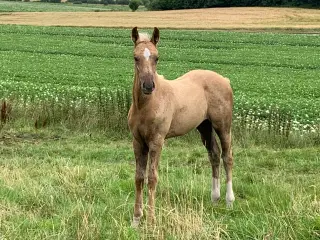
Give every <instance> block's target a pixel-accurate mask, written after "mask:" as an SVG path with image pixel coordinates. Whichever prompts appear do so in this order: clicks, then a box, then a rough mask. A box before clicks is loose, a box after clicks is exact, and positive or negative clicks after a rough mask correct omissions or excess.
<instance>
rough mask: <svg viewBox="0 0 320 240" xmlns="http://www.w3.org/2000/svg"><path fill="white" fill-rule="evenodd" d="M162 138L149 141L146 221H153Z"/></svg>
mask: <svg viewBox="0 0 320 240" xmlns="http://www.w3.org/2000/svg"><path fill="white" fill-rule="evenodd" d="M163 143H164V139H156V140H154V141H152V142H150V143H149V158H150V163H149V172H148V207H149V209H148V210H149V211H148V222H149V223H151V224H153V223H154V222H155V194H156V188H157V183H158V165H159V160H160V155H161V150H162V146H163Z"/></svg>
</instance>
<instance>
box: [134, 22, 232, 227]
mask: <svg viewBox="0 0 320 240" xmlns="http://www.w3.org/2000/svg"><path fill="white" fill-rule="evenodd" d="M159 37H160V35H159V29H158V28H154V31H153V35H152V38H151V40H150V39H149V38H148V37H147V36H146V35H144V34H139V33H138V30H137V27H135V28H133V29H132V35H131V38H132V41H133V42H134V62H135V67H134V70H135V75H134V83H133V91H132V94H133V102H132V105H131V108H130V111H129V114H128V123H129V128H130V131H131V133H132V135H133V150H134V155H135V159H136V175H135V185H136V198H135V205H134V216H133V222H132V225H133V226H138V224H139V221H140V218H141V217H142V215H143V210H142V205H143V203H142V201H143V200H142V194H143V183H144V178H145V174H146V168H147V162H148V158H149V169H148V220H149V221H150V222H154V220H155V192H156V186H157V182H158V164H159V159H160V154H161V149H162V146H163V143H164V140H165V139H166V138H170V137H175V136H180V135H183V134H186V133H188V132H189V131H191V130H192V129H194V128H197V129H198V131H199V132H200V134H201V139H202V142H203V144H204V146H205V147H206V149H207V151H208V156H209V160H210V163H211V166H212V193H211V197H212V201H213V202H215V201H218V200H219V198H220V179H219V165H220V148H219V146H218V144H217V141H216V138H215V135H214V132H216V133H217V135H218V137H219V139H220V143H221V150H222V159H223V163H224V168H225V171H226V177H227V180H226V182H227V193H226V203H227V207H231V206H232V203H233V201H234V194H233V190H232V165H233V160H232V150H231V120H232V105H233V94H232V89H231V87H230V82H229V80H228V79H227V78H224V77H222V76H221V75H219V74H217V73H215V72H212V71H207V70H194V71H190V72H188V73H187V74H185V75H183V76H181V77H179V78H178V79H176V80H175V81H168V80H165V79H164V78H163V76H161V75H158V74H157V72H156V67H157V62H158V50H157V48H156V46H157V43H158V41H159Z"/></svg>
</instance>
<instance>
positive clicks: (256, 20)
mask: <svg viewBox="0 0 320 240" xmlns="http://www.w3.org/2000/svg"><path fill="white" fill-rule="evenodd" d="M0 24H23V25H41V26H81V27H91V26H96V27H125V28H131V27H133V26H139V27H140V28H151V27H154V26H157V27H160V28H174V29H183V28H185V29H216V30H249V31H259V30H266V31H278V30H279V31H284V30H285V31H294V32H300V31H303V32H320V10H317V9H299V8H261V7H255V8H253V7H247V8H211V9H191V10H175V11H149V12H148V11H147V12H14V13H12V14H4V15H0Z"/></svg>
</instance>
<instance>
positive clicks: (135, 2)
mask: <svg viewBox="0 0 320 240" xmlns="http://www.w3.org/2000/svg"><path fill="white" fill-rule="evenodd" d="M140 4H141V2H140V0H131V1H130V3H129V8H130V9H131V10H132V12H135V11H136V10H137V9H138V8H139V6H140Z"/></svg>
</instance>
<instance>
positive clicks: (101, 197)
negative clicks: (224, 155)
mask: <svg viewBox="0 0 320 240" xmlns="http://www.w3.org/2000/svg"><path fill="white" fill-rule="evenodd" d="M269 10H270V9H269ZM269 10H268V11H269ZM273 10H274V11H273V14H275V15H272V16H279V15H277V14H279V13H283V9H273ZM219 11H222V10H221V9H220V10H219ZM223 11H224V10H223ZM223 11H222V12H223ZM226 11H228V9H226ZM230 11H231V12H232V11H233V10H232V9H231V10H230ZM260 11H261V9H260V8H257V9H256V12H252V10H251V12H250V13H249V12H246V11H244V12H242V13H243V16H245V15H246V14H251V15H250V16H249V15H246V16H247V17H248V19H251V20H252V16H253V15H256V16H257V17H258V16H259V17H261V16H262V15H263V16H264V17H266V16H267V15H266V14H262V13H261V12H260ZM293 11H299V10H298V9H293ZM304 11H305V10H301V12H299V14H302V15H303V14H304V13H305V12H304ZM191 12H192V11H191ZM195 12H196V10H195V11H194V13H195ZM231 12H229V13H231ZM180 13H181V14H182V13H183V11H181V12H180ZM188 13H190V12H188ZM201 13H203V12H201V11H199V13H198V14H201ZM220 13H221V12H220ZM287 13H288V16H290V14H292V12H287ZM309 13H310V12H309ZM19 14H20V13H19ZM19 14H18V15H14V14H12V15H10V13H9V14H8V13H4V15H0V22H1V21H2V22H3V19H4V18H5V19H6V20H5V22H6V23H9V22H8V19H11V20H12V21H13V22H11V23H19V22H16V19H15V17H17V16H18V18H20V20H21V16H26V19H25V24H27V23H28V24H29V23H30V22H29V19H30V18H29V17H30V16H32V14H31V15H28V13H26V14H27V15H19ZM45 14H49V15H45ZM56 14H58V13H44V15H42V17H48V16H51V17H52V16H54V18H58V16H61V15H59V14H58V15H56ZM68 14H69V13H67V14H66V15H65V16H66V19H70V17H73V16H75V15H72V14H71V15H68ZM90 14H91V15H94V16H95V17H98V16H100V20H99V21H92V19H91V20H90V19H89V18H87V19H86V21H87V22H88V23H89V24H93V23H96V24H97V25H99V23H101V22H103V24H105V22H106V19H105V18H104V17H105V15H99V14H100V13H90ZM90 14H89V15H90ZM96 14H98V15H96ZM116 14H118V13H116ZM129 14H130V16H131V17H132V15H131V13H129ZM153 14H155V15H154V16H158V17H159V16H160V17H161V16H168V17H170V16H171V17H172V16H173V15H174V14H177V12H172V14H173V15H171V13H167V14H164V15H161V14H162V13H161V14H160V15H156V14H158V13H153ZM233 14H235V15H234V16H236V13H235V12H233ZM270 14H271V10H270ZM295 14H297V13H295ZM299 14H298V15H295V16H300V17H301V15H299ZM36 15H37V14H34V16H36ZM89 15H83V14H82V13H81V14H79V15H77V16H78V17H79V18H81V17H82V18H83V17H84V16H89ZM182 15H183V14H182ZM195 15H196V13H195ZM238 15H239V12H238ZM240 15H241V14H240ZM37 16H39V15H37ZM101 16H103V19H101ZM117 16H118V17H119V16H122V15H117ZM137 16H139V15H136V16H135V17H136V18H137ZM213 16H217V15H213ZM220 16H221V15H220ZM268 16H270V15H268ZM310 16H311V15H310ZM180 17H181V16H180ZM79 18H78V19H77V18H75V19H76V20H75V21H78V20H79ZM229 18H230V19H233V18H231V17H230V16H229ZM155 19H159V18H156V17H155ZM195 19H196V17H194V18H193V21H195ZM261 19H262V18H261ZM263 19H264V20H265V19H266V18H263ZM269 19H274V18H269ZM276 19H277V17H276ZM290 19H291V18H290ZM308 19H309V20H310V18H308ZM313 19H314V23H315V26H318V27H315V28H314V27H312V28H313V30H314V29H320V28H319V23H318V20H317V19H318V17H317V16H314V15H313ZM11 20H10V21H11ZM36 20H37V21H41V18H37V17H36V18H35V19H34V21H36ZM240 20H241V16H240V17H239V21H240ZM264 20H261V21H262V22H261V24H263V23H264V24H265V25H264V26H265V27H262V28H264V29H266V28H267V29H268V28H269V30H270V29H271V27H270V26H271V25H268V24H267V23H266V22H263V21H264ZM134 21H135V20H133V21H131V24H133V23H136V22H134ZM174 21H177V19H175V20H172V22H170V21H169V23H172V24H173V23H174ZM223 21H226V18H225V19H224V20H223ZM195 22H197V23H198V22H199V21H195ZM203 22H204V23H205V24H208V22H206V21H203ZM240 22H241V21H240ZM271 22H272V21H271ZM306 22H308V21H306ZM167 23H168V22H167ZM293 23H294V21H293V22H290V24H291V25H290V24H289V25H290V26H291V27H290V29H291V30H292V29H298V28H297V27H294V26H295V25H294V24H293ZM303 23H304V22H303ZM309 23H310V21H309ZM149 24H153V22H151V21H150V22H149ZM179 24H182V22H181V23H179V22H177V25H176V27H181V26H182V25H179ZM184 24H185V26H186V24H189V22H188V21H185V22H184ZM97 25H96V26H97ZM302 25H304V26H307V28H308V26H311V25H309V24H302ZM139 26H140V25H139ZM152 26H153V25H152ZM192 26H193V27H194V25H190V26H189V27H192ZM235 26H236V25H232V26H231V24H230V26H229V27H230V29H235V28H236V27H235ZM243 26H247V27H248V26H249V25H243ZM257 26H258V25H255V28H251V29H257ZM261 26H262V25H261ZM283 26H284V25H282V27H280V28H281V29H282V30H283ZM128 27H129V26H128ZM130 27H131V26H130ZM167 27H170V26H167ZM213 28H214V26H213ZM242 29H244V28H242ZM130 30H131V29H129V28H126V29H119V28H75V27H39V26H38V27H35V26H19V25H0V43H1V44H0V101H1V100H3V99H5V100H6V103H7V105H6V109H5V111H4V112H5V118H3V111H1V118H0V120H1V123H0V239H1V240H2V239H23V240H24V239H79V240H80V239H88V240H89V239H90V240H91V239H232V240H233V239H239V240H242V239H264V240H269V239H281V240H282V239H283V240H287V239H295V240H296V239H299V240H300V239H307V240H313V239H314V240H315V239H319V238H320V198H319V192H320V176H319V169H320V158H319V157H320V156H319V152H320V146H319V143H320V135H319V134H320V131H319V124H320V112H319V111H320V110H319V109H320V107H319V106H320V95H319V92H320V71H319V70H320V69H319V68H320V67H319V57H320V56H319V49H320V43H319V35H317V34H312V35H308V34H283V33H281V34H280V33H244V32H224V31H219V32H217V31H208V30H207V31H200V30H197V31H195V30H169V29H160V30H161V40H160V46H159V52H160V61H159V69H158V72H159V73H160V74H163V75H164V76H166V77H167V78H168V79H174V78H176V77H178V76H180V75H181V74H183V73H185V72H186V71H189V70H191V69H194V68H204V69H211V70H215V71H217V72H219V73H221V74H223V75H224V76H226V77H228V78H230V80H231V83H232V87H233V89H234V93H235V108H234V109H235V116H234V122H233V123H234V125H233V127H234V128H233V133H234V141H233V143H234V146H233V152H234V160H235V165H234V183H233V184H234V191H235V197H236V201H235V204H234V208H233V209H232V210H227V209H226V208H225V198H224V196H225V185H224V184H222V192H221V196H222V199H221V202H220V203H219V204H218V206H213V205H212V203H211V200H210V189H211V186H210V184H211V173H210V165H209V161H208V159H207V153H206V150H205V148H204V147H203V146H202V145H201V141H200V138H199V136H198V134H197V133H195V132H192V133H191V134H189V135H187V136H186V137H183V138H179V139H170V140H169V141H167V142H166V144H165V147H164V150H163V154H162V159H161V162H160V172H159V175H160V176H159V177H160V181H159V186H158V190H157V203H156V215H157V219H158V222H157V224H156V225H154V226H152V227H150V226H149V227H148V225H147V223H146V221H145V219H144V220H143V222H142V225H141V227H140V228H139V229H137V230H135V229H132V228H131V227H130V221H131V219H132V214H133V203H134V169H135V165H134V160H133V159H134V156H133V152H132V147H131V143H130V142H131V137H130V136H129V133H128V131H127V127H126V114H127V110H128V106H129V105H130V102H131V95H130V91H131V86H132V80H133V59H132V50H133V46H132V42H131V40H130ZM273 30H274V29H273ZM0 103H1V104H2V109H3V102H0ZM5 121H6V122H5ZM222 175H223V177H224V174H222ZM221 182H224V181H223V180H222V181H221ZM146 194H147V193H146V192H145V196H146Z"/></svg>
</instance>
